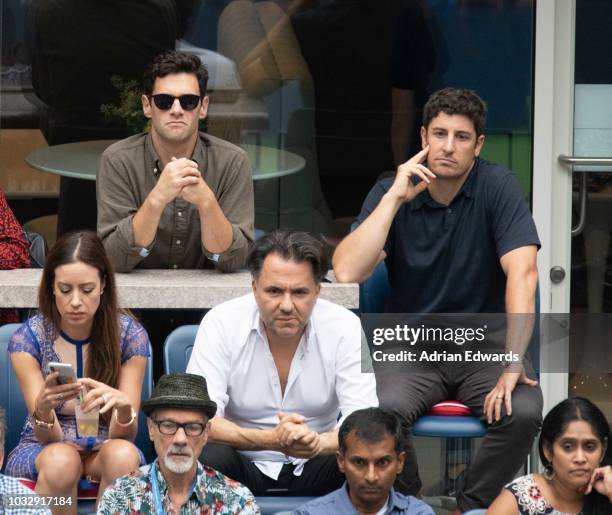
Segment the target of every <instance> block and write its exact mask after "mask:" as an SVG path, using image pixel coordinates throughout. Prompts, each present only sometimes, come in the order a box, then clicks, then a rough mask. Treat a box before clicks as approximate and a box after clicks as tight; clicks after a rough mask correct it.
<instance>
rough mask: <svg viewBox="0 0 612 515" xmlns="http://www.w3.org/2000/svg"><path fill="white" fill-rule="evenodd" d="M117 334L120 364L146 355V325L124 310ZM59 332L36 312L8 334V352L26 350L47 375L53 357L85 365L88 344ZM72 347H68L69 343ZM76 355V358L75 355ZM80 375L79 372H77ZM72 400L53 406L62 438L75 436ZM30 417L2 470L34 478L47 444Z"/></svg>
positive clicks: (104, 435) (103, 421)
mask: <svg viewBox="0 0 612 515" xmlns="http://www.w3.org/2000/svg"><path fill="white" fill-rule="evenodd" d="M118 322H119V334H120V342H121V364H122V365H123V363H125V362H126V361H128V360H129V359H130V358H133V357H134V356H144V357H148V356H149V336H148V335H147V332H146V331H145V329H144V328H143V327H142V326H141V325H140V324H139V323H138V322H136V321H135V320H134V319H133V318H131V317H129V316H128V315H125V314H120V315H118ZM58 337H59V333H58V331H57V330H56V329H55V327H54V326H53V324H51V323H49V322H48V321H47V320H46V319H45V318H44V317H43V316H42V315H40V314H38V315H35V316H33V317H32V318H30V319H28V320H27V321H26V322H25V323H24V324H23V325H22V326H21V327H20V328H19V329H17V331H15V333H14V334H13V336H11V340H10V342H9V347H8V350H9V352H11V353H12V352H27V353H28V354H30V355H32V356H33V357H34V358H35V359H36V361H38V363H39V364H40V368H41V370H42V373H43V377H47V375H49V373H50V371H49V363H50V362H52V361H60V362H64V363H65V362H69V363H70V362H73V366H74V365H75V363H74V362H75V361H76V362H78V366H77V367H75V371H77V370H79V369H84V365H83V363H85V364H86V363H87V347H88V346H89V345H90V344H89V343H87V344H79V343H78V342H74V341H66V340H65V339H64V338H58ZM71 346H72V347H74V348H70V347H71ZM75 357H76V359H75ZM77 375H79V376H80V374H78V373H77ZM74 402H75V401H74V400H70V401H66V402H63V403H61V404H60V405H59V406H58V407H57V408H56V410H55V413H56V415H57V419H58V421H59V423H60V424H61V426H62V430H63V432H64V441H68V442H75V441H76V440H77V432H76V420H75V418H74ZM32 424H33V422H32V417H31V416H28V418H27V419H26V421H25V424H24V426H23V430H22V432H21V438H20V440H19V443H18V444H17V447H15V448H14V449H13V450H12V451H11V453H10V454H9V455H8V458H7V462H6V470H5V473H6V474H7V475H10V476H17V477H24V478H28V479H33V480H36V478H37V472H36V465H35V462H36V457H37V456H38V454H39V453H40V451H41V450H42V449H43V447H44V446H45V445H46V444H42V443H40V442H39V441H38V439H37V438H36V436H35V435H34V430H33V428H32ZM98 438H99V439H100V440H106V439H108V419H107V418H106V417H100V427H99V433H98ZM139 453H140V462H141V464H144V463H145V461H144V456H143V454H142V452H140V450H139Z"/></svg>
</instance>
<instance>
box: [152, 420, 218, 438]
mask: <svg viewBox="0 0 612 515" xmlns="http://www.w3.org/2000/svg"><path fill="white" fill-rule="evenodd" d="M153 422H155V424H157V429H159V432H160V433H161V434H162V435H166V436H172V435H175V434H176V432H177V431H178V430H179V428H181V427H182V428H183V431H185V434H186V435H187V436H200V435H201V434H202V433H203V432H204V430H205V429H206V424H201V423H200V422H186V423H185V424H179V423H178V422H174V421H172V420H153Z"/></svg>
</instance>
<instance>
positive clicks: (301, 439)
mask: <svg viewBox="0 0 612 515" xmlns="http://www.w3.org/2000/svg"><path fill="white" fill-rule="evenodd" d="M247 265H248V267H249V270H250V271H251V274H252V276H253V282H252V286H253V293H250V294H248V295H245V296H244V297H240V298H237V299H234V300H231V301H228V302H225V303H223V304H220V305H218V306H216V307H215V308H213V309H212V310H210V311H209V312H208V313H207V314H206V316H205V317H204V319H203V320H202V323H201V324H200V328H199V330H198V334H197V337H196V341H195V346H194V348H193V353H192V355H191V359H190V360H189V365H188V366H187V372H190V373H194V374H201V375H203V376H204V377H205V378H206V381H207V382H208V388H209V392H210V396H211V398H212V399H213V400H214V401H215V402H216V403H217V414H216V416H215V417H214V418H213V419H212V421H211V428H210V434H209V442H210V443H209V444H208V445H207V446H206V447H205V448H204V452H203V453H202V456H201V459H202V461H203V462H204V463H205V464H206V465H208V466H210V467H213V468H215V469H217V470H219V471H221V472H223V473H224V474H225V475H227V476H229V477H231V478H233V479H236V480H238V481H240V482H241V483H243V484H244V485H246V486H248V488H249V489H250V490H251V491H252V492H253V493H254V494H255V495H261V494H264V493H267V494H271V493H274V494H291V495H323V494H325V493H327V492H330V491H332V490H335V489H336V488H338V487H339V486H340V485H341V484H342V483H343V482H344V477H343V475H342V473H341V472H340V471H339V469H338V466H337V464H336V458H335V453H336V451H337V450H338V427H339V426H340V424H341V423H342V421H343V420H344V419H345V418H346V417H347V416H348V415H350V414H351V413H352V412H353V411H355V410H358V409H361V408H365V407H369V406H378V399H377V397H376V383H375V379H374V375H373V374H372V373H369V372H362V332H361V325H360V322H359V318H358V317H357V316H356V315H354V314H353V313H351V312H350V311H349V310H347V309H345V308H343V307H341V306H338V305H336V304H333V303H331V302H328V301H326V300H322V299H319V292H320V290H321V281H322V280H323V278H324V277H325V274H326V272H327V269H328V267H327V259H326V257H325V252H324V249H323V246H322V244H321V243H320V242H319V241H318V240H316V239H315V238H314V237H312V236H310V235H309V234H307V233H303V232H291V231H286V230H278V231H274V232H272V233H268V234H266V235H265V236H263V237H262V238H260V239H259V240H258V241H257V242H256V243H255V244H254V246H253V248H252V250H251V253H250V255H249V258H248V262H247ZM364 345H365V342H364ZM363 354H364V356H369V354H368V353H367V352H363ZM365 359H367V360H369V358H365ZM368 365H369V361H366V362H364V369H366V368H369V367H368Z"/></svg>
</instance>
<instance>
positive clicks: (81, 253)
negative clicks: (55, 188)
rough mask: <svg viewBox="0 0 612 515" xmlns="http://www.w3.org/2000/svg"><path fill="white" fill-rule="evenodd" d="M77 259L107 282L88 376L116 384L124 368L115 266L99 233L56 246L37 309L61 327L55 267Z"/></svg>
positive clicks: (95, 323) (75, 234)
mask: <svg viewBox="0 0 612 515" xmlns="http://www.w3.org/2000/svg"><path fill="white" fill-rule="evenodd" d="M76 262H81V263H85V264H86V265H90V266H92V267H94V268H96V269H97V270H98V273H99V275H100V280H101V281H104V293H103V294H102V295H101V296H100V305H99V306H98V309H97V311H96V313H95V315H94V318H93V326H92V328H91V345H90V346H89V351H88V352H89V356H88V359H87V369H86V370H85V373H86V375H87V377H91V378H93V379H96V380H97V381H101V382H103V383H105V384H107V385H109V386H112V387H116V386H117V384H118V382H119V371H120V369H121V351H120V343H119V337H120V335H119V324H118V320H117V315H118V304H117V289H116V286H115V276H114V274H113V269H112V267H111V264H110V261H109V260H108V257H107V256H106V252H105V251H104V245H102V242H101V241H100V238H98V236H97V235H96V233H94V232H91V231H83V232H73V233H69V234H66V235H65V236H63V237H62V238H60V239H59V240H58V241H57V242H56V243H55V245H53V248H52V249H51V250H50V251H49V254H48V256H47V260H46V262H45V267H44V268H43V273H42V279H41V281H40V288H39V290H38V309H39V311H40V313H41V314H42V315H43V316H44V317H45V318H46V319H47V320H49V321H50V322H51V323H52V324H53V326H54V327H55V329H56V330H59V328H60V322H61V316H60V314H59V311H58V310H57V306H56V304H55V295H54V292H53V287H54V284H55V270H56V268H57V267H58V266H62V265H67V264H70V263H76Z"/></svg>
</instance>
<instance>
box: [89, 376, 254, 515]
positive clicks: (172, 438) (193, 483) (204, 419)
mask: <svg viewBox="0 0 612 515" xmlns="http://www.w3.org/2000/svg"><path fill="white" fill-rule="evenodd" d="M142 410H143V411H144V412H145V413H146V414H147V416H148V417H149V418H148V420H147V425H148V427H149V436H150V438H151V440H152V441H153V443H154V445H155V451H156V452H157V456H158V458H157V459H156V460H155V461H154V462H153V463H152V464H150V465H145V466H144V467H141V468H140V469H138V470H136V471H135V472H132V473H131V474H129V475H127V476H123V477H120V478H118V479H117V480H115V482H114V483H113V484H112V485H110V486H109V487H108V488H107V489H106V491H105V492H104V496H103V497H102V500H101V501H100V505H99V507H98V514H102V515H114V514H115V513H155V514H158V513H159V514H163V513H215V514H228V515H229V514H240V515H248V514H255V513H259V508H258V507H257V505H256V504H255V499H254V497H253V494H252V493H251V492H250V491H249V489H248V488H246V487H245V486H243V485H241V484H240V483H238V482H237V481H234V480H233V479H230V478H228V477H226V476H224V475H223V474H221V473H220V472H217V471H216V470H214V469H211V468H209V467H204V466H202V465H201V464H200V463H199V462H198V456H199V455H200V452H201V451H202V448H203V447H204V445H205V444H206V440H207V439H208V430H209V427H210V423H209V420H210V419H211V418H212V417H213V416H214V415H215V412H216V410H217V405H216V404H215V403H214V402H213V401H211V400H210V398H209V396H208V389H207V386H206V379H204V378H203V377H202V376H197V375H193V374H167V375H164V376H162V377H161V378H160V380H159V382H158V383H157V386H156V387H155V390H154V391H153V394H152V395H151V398H150V399H149V400H148V401H145V402H143V403H142Z"/></svg>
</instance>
